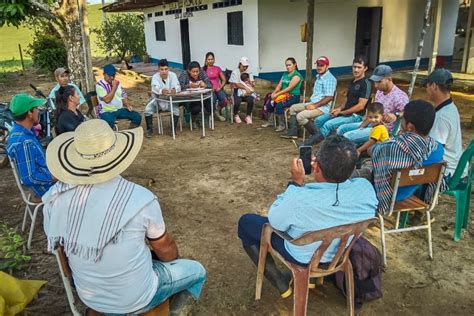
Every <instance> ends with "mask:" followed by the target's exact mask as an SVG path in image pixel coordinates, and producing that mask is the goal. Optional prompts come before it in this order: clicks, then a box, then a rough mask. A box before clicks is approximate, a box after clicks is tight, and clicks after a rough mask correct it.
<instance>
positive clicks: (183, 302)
mask: <svg viewBox="0 0 474 316" xmlns="http://www.w3.org/2000/svg"><path fill="white" fill-rule="evenodd" d="M193 304H194V298H193V297H192V295H191V293H189V292H188V291H186V290H184V291H181V292H179V293H177V294H175V295H173V296H172V297H171V299H170V312H169V315H170V316H185V315H188V314H189V312H190V311H191V309H192V306H193Z"/></svg>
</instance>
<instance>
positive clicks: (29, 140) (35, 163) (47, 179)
mask: <svg viewBox="0 0 474 316" xmlns="http://www.w3.org/2000/svg"><path fill="white" fill-rule="evenodd" d="M7 152H8V156H10V158H11V159H12V160H14V161H15V164H16V169H17V171H18V176H19V177H20V181H21V183H22V184H23V185H25V186H27V187H29V188H30V189H32V190H33V192H34V193H35V194H36V195H37V196H38V197H41V196H43V194H45V193H46V191H48V190H49V188H50V187H51V186H52V185H53V184H54V182H53V177H52V175H51V173H50V172H49V170H48V167H47V166H46V161H45V155H44V151H43V147H42V146H41V144H40V143H39V141H38V138H36V136H35V134H34V132H33V131H31V130H28V129H26V128H24V127H23V126H21V125H20V124H16V123H15V125H14V126H13V129H12V131H11V133H10V136H9V137H8V143H7Z"/></svg>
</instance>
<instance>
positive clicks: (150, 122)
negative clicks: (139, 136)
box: [145, 115, 153, 138]
mask: <svg viewBox="0 0 474 316" xmlns="http://www.w3.org/2000/svg"><path fill="white" fill-rule="evenodd" d="M145 124H146V134H145V137H148V138H150V137H151V136H152V135H153V116H151V115H145Z"/></svg>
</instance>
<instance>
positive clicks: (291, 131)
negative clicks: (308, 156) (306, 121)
mask: <svg viewBox="0 0 474 316" xmlns="http://www.w3.org/2000/svg"><path fill="white" fill-rule="evenodd" d="M280 137H282V138H291V139H297V138H298V121H297V120H296V115H291V116H290V127H289V128H288V133H287V134H286V135H281V136H280Z"/></svg>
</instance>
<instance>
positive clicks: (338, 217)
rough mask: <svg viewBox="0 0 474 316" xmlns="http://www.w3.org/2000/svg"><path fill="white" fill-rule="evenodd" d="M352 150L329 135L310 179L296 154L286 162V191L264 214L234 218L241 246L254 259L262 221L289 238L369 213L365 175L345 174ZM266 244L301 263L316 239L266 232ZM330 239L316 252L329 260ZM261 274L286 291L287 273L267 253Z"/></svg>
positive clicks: (373, 202) (370, 194)
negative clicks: (297, 241)
mask: <svg viewBox="0 0 474 316" xmlns="http://www.w3.org/2000/svg"><path fill="white" fill-rule="evenodd" d="M357 157H358V154H357V150H356V148H355V146H354V144H353V143H351V142H349V141H348V140H347V139H345V138H343V137H340V136H334V137H329V138H328V139H326V141H325V142H323V144H322V145H321V148H320V149H319V151H318V153H317V155H316V158H315V159H313V161H312V162H311V166H312V172H313V176H314V180H315V182H314V183H309V184H306V185H305V184H304V168H303V163H302V161H301V160H297V159H294V160H293V163H292V166H291V176H292V180H293V181H291V182H290V183H289V184H288V188H287V189H286V191H285V192H284V193H283V194H281V195H279V196H278V197H277V199H276V200H275V202H273V204H272V206H271V207H270V210H269V213H268V218H267V217H263V216H260V215H256V214H245V215H243V216H242V217H241V218H240V220H239V226H238V235H239V238H240V239H241V240H242V244H243V247H244V249H245V251H246V252H247V254H248V255H249V257H250V258H251V259H252V261H253V262H254V263H255V264H256V265H257V264H258V257H259V251H260V250H259V248H260V239H261V233H262V228H263V225H264V224H266V223H270V225H271V226H272V227H274V228H276V229H278V230H281V231H284V232H286V233H287V234H289V235H290V236H291V237H292V238H297V237H300V236H301V235H303V234H304V233H307V232H311V231H316V230H320V229H324V228H329V227H333V226H338V225H343V224H349V223H353V222H357V221H362V220H366V219H369V218H371V217H374V216H375V209H376V207H377V203H378V202H377V198H376V196H375V192H374V188H373V187H372V185H371V184H370V182H369V181H367V180H366V179H362V178H357V179H349V176H350V175H351V174H352V172H353V171H354V168H355V165H356V162H357ZM271 242H272V247H273V249H275V250H276V251H278V252H279V253H280V254H281V255H282V256H283V257H284V258H285V259H286V260H288V261H290V262H292V263H296V264H299V265H302V266H307V265H308V263H309V262H310V261H311V257H312V255H313V253H314V251H315V250H316V249H317V248H318V246H319V244H318V243H314V244H310V245H305V246H295V245H292V244H290V243H288V242H286V241H284V240H283V239H281V238H280V237H278V236H276V235H273V236H272V241H271ZM338 246H339V245H338V244H337V243H335V244H332V245H331V246H330V247H329V248H328V249H327V250H326V252H325V253H324V255H323V257H322V258H321V262H322V263H327V262H330V261H331V260H332V259H333V257H334V255H335V251H336V250H337V247H338ZM265 277H266V278H268V279H269V280H270V281H271V282H272V284H273V285H274V286H276V287H277V289H278V290H279V291H280V294H281V296H282V297H283V298H285V297H288V296H290V295H291V292H292V290H291V287H290V286H289V282H290V279H291V276H290V275H288V274H285V273H282V272H281V271H280V270H279V269H277V267H276V265H275V262H274V261H273V259H272V257H271V256H268V257H267V260H266V266H265Z"/></svg>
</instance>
